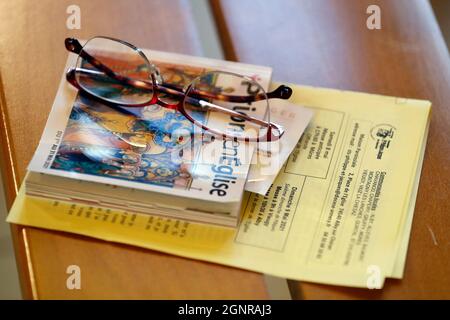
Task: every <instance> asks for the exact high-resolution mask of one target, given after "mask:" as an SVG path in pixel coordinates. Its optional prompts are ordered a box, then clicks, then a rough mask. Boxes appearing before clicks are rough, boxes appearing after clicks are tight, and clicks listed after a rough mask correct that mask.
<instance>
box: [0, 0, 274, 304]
mask: <svg viewBox="0 0 450 320" xmlns="http://www.w3.org/2000/svg"><path fill="white" fill-rule="evenodd" d="M72 3H74V1H66V0H65V1H60V0H58V1H56V0H53V1H51V0H45V1H29V0H15V1H1V2H0V30H2V32H1V35H0V81H1V82H0V110H1V113H0V117H1V118H0V124H1V127H0V139H1V140H0V142H1V144H0V146H1V149H0V151H1V157H0V161H1V162H0V165H1V169H2V175H3V177H4V180H5V190H6V192H7V206H8V208H9V207H10V206H11V204H12V201H13V199H14V197H15V196H16V192H17V188H18V186H19V185H20V183H21V181H22V179H23V177H24V174H25V172H26V166H27V164H28V162H29V161H30V159H31V157H32V155H33V152H34V150H35V148H36V146H37V144H38V141H39V138H40V136H41V133H42V130H43V128H44V125H45V122H46V119H47V116H48V112H49V110H50V107H51V105H52V101H53V98H54V96H55V93H56V90H57V86H58V83H59V80H60V77H61V75H62V72H63V71H64V70H63V68H64V65H65V61H66V58H67V52H66V50H65V49H64V46H63V41H64V38H66V37H67V36H74V37H78V38H84V39H87V38H90V37H92V36H95V35H108V36H113V37H116V38H122V39H126V40H127V41H129V42H131V43H134V44H136V45H138V46H141V47H146V48H152V49H156V50H166V51H173V52H180V53H186V54H197V55H201V54H202V52H201V49H200V48H201V46H200V42H199V38H198V36H197V30H196V26H195V24H194V19H193V16H192V14H191V8H190V2H188V1H187V0H172V1H162V0H153V1H143V0H134V1H124V0H115V1H106V0H96V1H85V0H77V1H76V4H77V5H79V6H80V8H81V30H79V31H77V30H67V29H66V19H67V17H68V15H67V14H66V8H67V6H68V5H69V4H72ZM12 230H13V238H14V244H15V250H16V257H17V263H18V268H19V273H20V277H21V285H22V291H23V295H24V297H25V298H34V299H47V298H53V299H54V298H56V299H65V298H133V299H140V298H160V299H162V298H190V299H204V298H216V299H219V298H224V299H227V298H233V299H235V298H242V299H247V298H254V299H258V298H267V297H268V296H267V292H266V289H265V286H264V282H263V277H262V276H261V275H260V274H256V273H252V272H247V271H243V270H238V269H232V268H227V267H223V266H219V265H213V264H209V263H203V262H198V261H193V260H188V259H182V258H178V257H174V256H169V255H165V254H160V253H157V252H154V251H150V250H142V249H139V248H134V247H129V246H124V245H117V244H112V243H107V242H104V241H98V240H93V239H90V238H85V237H79V236H74V235H70V234H67V233H57V232H50V231H46V230H42V229H35V228H23V227H20V226H13V227H12ZM71 264H78V265H79V266H80V267H81V270H82V274H83V284H82V290H73V291H71V290H67V289H66V287H65V283H66V278H67V274H66V268H67V266H68V265H71Z"/></svg>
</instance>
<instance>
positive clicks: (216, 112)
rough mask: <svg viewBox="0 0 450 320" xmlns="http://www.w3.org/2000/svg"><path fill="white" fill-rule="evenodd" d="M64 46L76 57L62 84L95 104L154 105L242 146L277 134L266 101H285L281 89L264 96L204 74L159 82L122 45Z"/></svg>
mask: <svg viewBox="0 0 450 320" xmlns="http://www.w3.org/2000/svg"><path fill="white" fill-rule="evenodd" d="M65 46H66V48H67V50H69V51H70V52H73V53H76V54H78V59H77V65H76V67H75V68H71V69H69V70H68V71H67V75H66V76H67V80H68V81H69V82H70V83H71V84H72V85H73V86H75V87H76V88H77V89H78V90H80V91H82V92H84V93H85V94H87V95H88V96H90V97H93V98H95V99H99V100H100V101H101V102H105V103H108V104H113V105H117V106H124V107H149V106H151V105H155V104H157V105H160V106H162V107H164V108H169V109H172V110H176V111H178V112H180V113H181V114H183V115H184V116H185V117H186V118H187V119H188V120H189V121H191V122H192V123H193V124H194V125H196V126H197V127H199V128H201V129H202V130H203V131H204V132H205V131H206V132H208V133H211V134H213V135H214V136H216V137H219V138H223V139H231V140H235V141H245V142H270V141H276V140H278V139H280V138H281V137H282V135H283V134H284V130H283V128H282V127H281V126H280V125H278V124H275V123H273V122H270V109H269V99H275V98H278V99H289V97H290V96H291V94H292V89H291V88H289V87H287V86H285V85H281V86H279V87H278V88H277V89H275V90H274V91H272V92H269V93H266V92H265V90H264V89H263V88H262V87H261V85H260V84H259V83H258V82H256V81H255V80H253V79H251V78H249V77H246V76H242V75H239V74H235V73H230V72H223V71H210V72H204V73H202V74H200V75H198V76H197V77H195V78H193V79H192V80H191V79H190V82H189V83H188V84H187V85H184V86H183V85H181V86H180V85H179V84H173V83H168V82H164V80H163V77H162V75H161V73H160V71H159V69H158V68H157V67H156V66H155V65H154V64H153V63H151V62H150V61H149V59H148V58H147V57H146V56H145V54H144V53H143V52H142V51H141V50H140V49H139V48H137V47H135V46H133V45H132V44H130V43H127V42H125V41H122V40H117V39H113V38H108V37H95V38H92V39H90V40H89V41H87V42H86V43H85V45H84V46H82V45H81V44H80V42H79V41H78V40H77V39H74V38H67V39H66V40H65Z"/></svg>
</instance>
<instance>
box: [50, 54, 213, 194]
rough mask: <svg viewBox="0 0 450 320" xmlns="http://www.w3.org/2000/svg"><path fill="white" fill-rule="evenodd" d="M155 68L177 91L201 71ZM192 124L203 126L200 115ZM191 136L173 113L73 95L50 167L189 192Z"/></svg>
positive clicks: (109, 87)
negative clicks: (66, 121) (182, 189)
mask: <svg viewBox="0 0 450 320" xmlns="http://www.w3.org/2000/svg"><path fill="white" fill-rule="evenodd" d="M119 61H120V60H117V61H116V64H115V67H116V66H117V63H119ZM157 65H158V67H159V68H160V70H161V73H162V75H163V77H164V81H165V82H168V83H170V84H172V85H177V86H179V87H181V88H182V87H183V86H185V85H186V84H188V83H190V82H191V81H192V80H193V79H194V78H195V77H196V76H197V75H198V74H200V73H202V72H204V71H205V70H204V69H202V68H194V67H183V68H182V67H180V66H179V65H178V66H176V65H171V64H164V63H158V64H157ZM125 66H128V68H130V66H131V67H132V68H133V70H124V72H127V73H128V74H131V73H133V72H134V71H136V72H139V71H140V70H141V69H142V66H140V65H136V66H134V65H133V64H132V63H127V64H126V65H124V68H125ZM211 80H213V79H211ZM98 88H99V90H108V91H109V94H110V96H114V95H115V94H120V90H122V89H121V87H120V86H113V85H110V84H107V85H105V86H104V87H101V86H100V87H98ZM167 98H170V97H167ZM197 119H198V120H201V121H202V122H204V121H205V120H206V114H205V113H201V112H198V115H197ZM193 132H194V125H193V124H192V123H191V122H190V121H189V120H188V119H186V118H185V117H184V116H183V115H182V114H181V113H179V112H178V111H175V110H171V109H167V108H163V107H161V106H159V105H151V106H148V107H144V108H126V107H113V106H111V105H107V104H103V103H100V102H98V101H96V100H94V99H92V98H88V97H86V96H84V95H82V94H78V96H77V98H76V100H75V103H74V105H73V108H72V111H71V114H70V118H69V121H68V123H67V127H66V130H65V133H64V136H63V138H62V141H61V144H60V146H59V148H58V151H57V153H56V156H55V158H54V160H53V163H52V164H51V168H52V169H58V170H65V171H73V172H78V173H84V174H90V175H97V176H107V177H113V178H118V179H126V180H132V181H136V182H142V183H148V184H154V185H159V186H167V187H174V186H176V187H180V188H189V186H190V184H191V182H192V178H193V177H192V172H193V171H194V170H193V168H192V167H193V166H195V161H191V160H192V158H191V157H194V159H195V157H196V155H197V153H198V152H199V145H198V144H196V143H193V141H192V139H191V133H193ZM174 133H176V134H174ZM202 143H206V142H205V141H203V142H202Z"/></svg>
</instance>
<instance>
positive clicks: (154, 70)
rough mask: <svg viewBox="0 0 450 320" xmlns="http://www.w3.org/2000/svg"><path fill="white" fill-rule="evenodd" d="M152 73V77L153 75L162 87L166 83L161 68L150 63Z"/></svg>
mask: <svg viewBox="0 0 450 320" xmlns="http://www.w3.org/2000/svg"><path fill="white" fill-rule="evenodd" d="M150 72H151V75H153V76H154V77H155V81H156V84H158V85H161V84H163V83H164V79H163V76H162V75H161V71H160V70H159V68H158V67H157V66H156V65H154V64H153V63H151V62H150ZM151 75H150V79H151Z"/></svg>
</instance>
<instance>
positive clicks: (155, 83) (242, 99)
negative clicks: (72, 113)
mask: <svg viewBox="0 0 450 320" xmlns="http://www.w3.org/2000/svg"><path fill="white" fill-rule="evenodd" d="M95 38H102V39H108V40H112V41H116V42H119V43H121V44H123V45H126V46H128V47H130V48H131V49H133V50H135V51H136V52H137V53H138V54H139V55H140V56H141V57H142V58H143V59H144V60H145V61H146V62H147V64H148V66H149V67H150V76H151V80H152V83H149V82H148V81H144V80H137V79H132V78H129V77H126V76H123V75H120V74H118V73H116V72H114V71H113V70H111V69H110V68H109V67H108V66H106V65H105V64H103V63H102V62H100V61H99V60H98V59H96V58H95V57H93V56H92V55H90V54H89V53H88V52H86V51H85V50H84V49H83V48H84V47H83V46H82V45H81V44H80V42H79V41H78V40H77V39H75V38H66V39H65V41H64V43H65V47H66V49H67V50H68V51H69V52H72V53H75V54H78V56H79V57H81V58H83V59H85V60H87V61H88V62H89V63H90V64H91V65H92V66H94V67H95V68H97V69H98V70H100V71H102V72H103V73H104V74H106V75H107V76H109V77H111V78H113V79H115V80H116V81H118V82H122V83H124V84H126V85H128V86H131V87H135V88H138V89H142V90H151V91H152V98H151V99H150V101H148V102H145V103H139V104H127V103H118V102H115V101H110V100H108V99H106V98H104V97H101V96H97V95H95V94H93V93H91V92H89V91H88V90H86V89H84V88H83V87H82V86H81V85H80V84H79V83H78V80H77V77H76V76H75V74H76V72H89V73H98V72H97V71H95V70H91V69H84V70H82V69H80V68H69V69H68V70H67V73H66V79H67V81H68V82H69V83H70V84H71V85H73V86H74V87H75V88H77V89H78V90H79V91H82V92H83V93H84V94H87V95H88V96H89V97H91V98H94V99H96V100H99V101H101V102H106V103H108V104H113V105H117V106H124V107H136V108H138V107H146V106H150V105H154V104H158V105H160V106H162V107H164V108H168V109H171V110H176V111H178V112H180V113H181V114H182V115H183V116H184V117H186V119H188V120H189V121H190V122H192V123H193V124H194V125H196V126H198V127H201V128H202V129H203V130H205V131H206V132H211V133H213V134H214V135H216V136H219V137H222V139H224V140H225V139H230V140H234V141H244V142H272V141H277V140H279V139H280V138H281V137H282V136H283V134H284V129H283V127H282V126H280V125H278V124H276V123H273V122H267V121H264V120H260V119H257V118H254V117H252V116H249V115H247V114H244V113H241V112H237V111H234V110H230V109H227V108H224V107H221V106H218V105H216V104H212V103H209V102H207V101H205V103H206V104H207V106H208V108H212V109H217V110H218V111H220V112H223V113H226V114H229V115H230V116H234V117H238V118H241V119H244V120H246V121H249V122H253V123H257V124H258V125H261V126H263V127H266V128H268V129H267V133H266V134H264V136H261V137H239V136H233V135H229V134H226V133H223V132H219V131H217V130H215V129H212V128H209V127H206V126H205V125H203V124H202V123H200V122H198V121H197V120H195V119H194V118H193V117H192V116H190V115H189V114H188V113H187V112H186V110H185V108H184V105H185V103H186V102H188V103H189V101H187V100H190V99H194V98H191V97H188V96H187V95H186V93H185V92H189V90H190V89H191V86H192V85H193V84H194V83H195V79H194V80H193V81H192V82H191V83H190V84H189V85H188V86H186V87H185V88H180V87H178V86H174V85H171V84H169V83H163V79H162V77H161V75H160V72H159V69H158V68H157V67H156V66H155V65H154V64H153V63H151V62H150V61H149V60H148V58H147V57H146V55H145V54H144V53H143V51H142V50H141V49H139V48H138V47H136V46H134V45H133V44H131V43H128V42H126V41H123V40H120V39H115V38H111V37H105V36H97V37H94V38H91V39H90V40H92V39H95ZM90 40H88V41H87V42H86V43H88V42H89V41H90ZM211 72H220V73H225V74H230V75H235V76H239V77H243V78H246V79H248V80H251V79H250V78H248V77H245V76H242V75H239V74H234V73H231V72H226V71H210V72H206V73H203V74H201V75H200V76H204V75H205V74H208V73H211ZM196 79H197V78H196ZM149 86H151V87H149ZM160 92H162V93H166V94H170V95H173V96H176V97H179V98H180V100H179V101H178V102H177V103H174V104H172V103H167V102H165V101H163V100H161V99H160V98H159V97H158V93H160ZM291 95H292V89H291V88H290V87H288V86H285V85H280V86H279V87H278V88H276V89H275V90H273V91H271V92H268V93H266V94H265V93H264V94H261V93H258V94H256V95H255V96H230V95H220V94H207V93H205V92H199V96H200V97H202V96H203V97H205V98H212V99H217V100H221V101H227V102H236V103H251V102H256V101H260V100H269V99H284V100H286V99H289V98H290V96H291ZM269 110H270V109H269ZM269 112H270V111H269ZM273 130H276V131H277V132H278V134H274V133H273Z"/></svg>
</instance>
